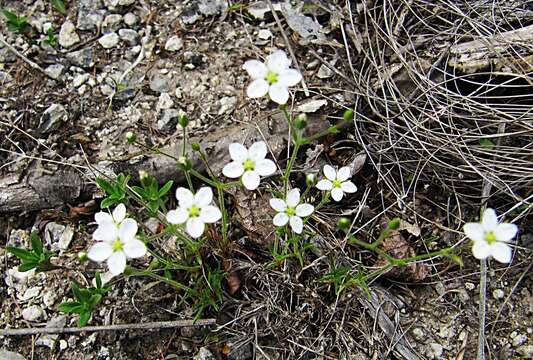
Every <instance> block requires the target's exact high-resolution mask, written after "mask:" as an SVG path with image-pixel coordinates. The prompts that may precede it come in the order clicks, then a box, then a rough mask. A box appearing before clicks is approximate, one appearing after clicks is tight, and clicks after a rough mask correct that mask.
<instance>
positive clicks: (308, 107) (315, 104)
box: [296, 99, 328, 113]
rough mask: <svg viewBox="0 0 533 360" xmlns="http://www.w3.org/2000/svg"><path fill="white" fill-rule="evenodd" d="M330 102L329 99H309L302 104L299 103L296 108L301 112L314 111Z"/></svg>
mask: <svg viewBox="0 0 533 360" xmlns="http://www.w3.org/2000/svg"><path fill="white" fill-rule="evenodd" d="M327 104H328V101H327V100H324V99H320V100H310V101H307V102H305V103H303V104H301V105H298V107H297V108H296V112H300V113H314V112H316V111H317V110H318V109H320V108H321V107H322V106H325V105H327Z"/></svg>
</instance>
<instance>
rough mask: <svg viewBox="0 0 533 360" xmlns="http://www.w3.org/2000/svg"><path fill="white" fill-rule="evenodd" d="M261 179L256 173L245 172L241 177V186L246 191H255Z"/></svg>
mask: <svg viewBox="0 0 533 360" xmlns="http://www.w3.org/2000/svg"><path fill="white" fill-rule="evenodd" d="M260 181H261V178H260V177H259V174H258V173H257V172H256V171H246V172H245V173H244V175H243V176H242V184H243V185H244V187H245V188H247V189H248V190H255V189H257V187H258V186H259V182H260Z"/></svg>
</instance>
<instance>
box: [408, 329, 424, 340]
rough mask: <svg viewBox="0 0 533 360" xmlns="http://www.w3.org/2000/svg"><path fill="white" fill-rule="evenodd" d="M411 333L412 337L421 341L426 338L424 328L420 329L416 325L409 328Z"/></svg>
mask: <svg viewBox="0 0 533 360" xmlns="http://www.w3.org/2000/svg"><path fill="white" fill-rule="evenodd" d="M411 333H412V334H413V337H414V338H415V339H416V340H418V341H422V340H424V339H425V338H426V335H425V334H424V330H422V329H421V328H418V327H416V328H414V329H413V330H411Z"/></svg>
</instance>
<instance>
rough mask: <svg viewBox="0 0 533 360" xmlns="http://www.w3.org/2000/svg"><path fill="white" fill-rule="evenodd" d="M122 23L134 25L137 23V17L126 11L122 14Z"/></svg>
mask: <svg viewBox="0 0 533 360" xmlns="http://www.w3.org/2000/svg"><path fill="white" fill-rule="evenodd" d="M123 20H124V23H125V24H126V25H128V26H135V25H137V22H138V21H139V18H138V17H137V16H136V15H135V14H133V13H126V14H125V15H124V18H123Z"/></svg>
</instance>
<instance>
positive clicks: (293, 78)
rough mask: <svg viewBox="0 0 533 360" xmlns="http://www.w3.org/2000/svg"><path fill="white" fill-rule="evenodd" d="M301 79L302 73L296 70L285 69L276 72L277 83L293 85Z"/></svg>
mask: <svg viewBox="0 0 533 360" xmlns="http://www.w3.org/2000/svg"><path fill="white" fill-rule="evenodd" d="M300 81H302V74H300V72H299V71H298V70H294V69H287V70H283V71H282V72H280V73H279V74H278V83H279V84H282V85H285V86H294V85H296V84H298V83H299V82H300Z"/></svg>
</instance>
